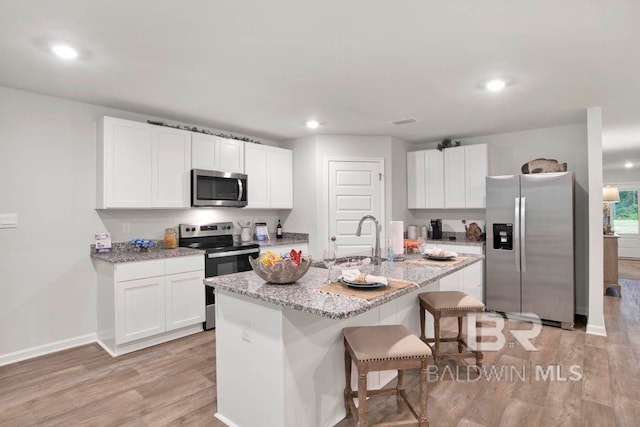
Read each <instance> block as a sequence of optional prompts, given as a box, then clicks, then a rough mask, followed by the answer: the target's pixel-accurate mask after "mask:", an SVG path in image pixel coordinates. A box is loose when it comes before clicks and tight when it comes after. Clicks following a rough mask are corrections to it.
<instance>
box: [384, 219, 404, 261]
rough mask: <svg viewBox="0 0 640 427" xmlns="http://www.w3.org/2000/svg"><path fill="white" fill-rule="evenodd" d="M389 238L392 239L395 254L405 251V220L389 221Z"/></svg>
mask: <svg viewBox="0 0 640 427" xmlns="http://www.w3.org/2000/svg"><path fill="white" fill-rule="evenodd" d="M387 238H390V239H391V246H392V247H393V254H394V255H402V254H403V253H404V221H389V233H388V234H387Z"/></svg>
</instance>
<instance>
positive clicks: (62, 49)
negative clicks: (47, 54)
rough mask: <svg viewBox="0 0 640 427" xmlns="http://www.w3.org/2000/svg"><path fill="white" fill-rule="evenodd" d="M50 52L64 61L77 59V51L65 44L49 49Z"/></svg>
mask: <svg viewBox="0 0 640 427" xmlns="http://www.w3.org/2000/svg"><path fill="white" fill-rule="evenodd" d="M51 51H52V52H53V53H55V54H56V55H58V56H59V57H60V58H64V59H74V58H77V57H78V51H77V50H75V49H74V48H72V47H71V46H67V45H65V44H57V45H55V46H53V47H52V48H51Z"/></svg>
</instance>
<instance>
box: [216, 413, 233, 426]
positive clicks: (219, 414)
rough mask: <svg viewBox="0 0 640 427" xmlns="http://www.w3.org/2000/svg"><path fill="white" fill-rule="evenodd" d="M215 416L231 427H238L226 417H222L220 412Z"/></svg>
mask: <svg viewBox="0 0 640 427" xmlns="http://www.w3.org/2000/svg"><path fill="white" fill-rule="evenodd" d="M213 416H214V417H216V418H217V419H219V420H220V421H222V422H223V423H225V424H226V425H227V426H229V427H238V425H237V424H234V423H232V422H231V421H229V419H228V418H227V417H225V416H224V415H222V414H221V413H220V412H216V413H215V414H214V415H213Z"/></svg>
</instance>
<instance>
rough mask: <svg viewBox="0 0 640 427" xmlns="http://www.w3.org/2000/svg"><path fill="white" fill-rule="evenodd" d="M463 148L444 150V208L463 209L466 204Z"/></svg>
mask: <svg viewBox="0 0 640 427" xmlns="http://www.w3.org/2000/svg"><path fill="white" fill-rule="evenodd" d="M464 148H465V147H453V148H447V149H445V150H444V207H445V208H464V207H465V204H466V197H465V184H466V182H465V165H464Z"/></svg>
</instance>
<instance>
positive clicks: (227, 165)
mask: <svg viewBox="0 0 640 427" xmlns="http://www.w3.org/2000/svg"><path fill="white" fill-rule="evenodd" d="M218 159H219V164H218V167H217V169H214V170H219V171H222V172H231V173H244V143H243V142H242V141H236V140H235V139H227V138H220V137H218Z"/></svg>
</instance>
